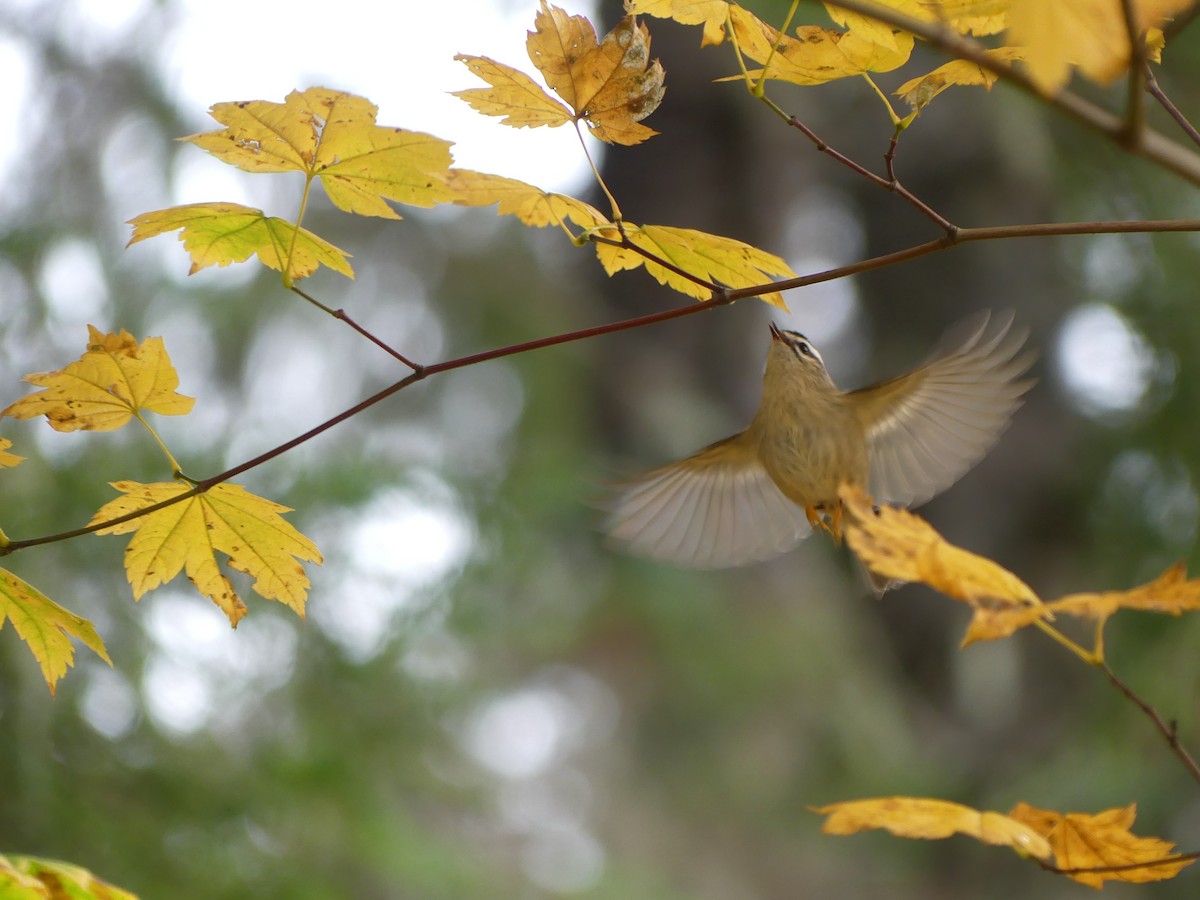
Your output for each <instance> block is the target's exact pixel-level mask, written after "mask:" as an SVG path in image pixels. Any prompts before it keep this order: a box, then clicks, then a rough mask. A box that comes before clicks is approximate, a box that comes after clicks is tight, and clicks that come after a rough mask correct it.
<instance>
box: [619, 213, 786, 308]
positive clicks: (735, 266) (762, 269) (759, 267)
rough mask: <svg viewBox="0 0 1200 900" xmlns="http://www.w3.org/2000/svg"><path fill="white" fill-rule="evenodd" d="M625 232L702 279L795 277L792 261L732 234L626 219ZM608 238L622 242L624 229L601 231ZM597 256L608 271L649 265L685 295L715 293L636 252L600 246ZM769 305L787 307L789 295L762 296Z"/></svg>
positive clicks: (739, 282) (745, 281) (753, 281)
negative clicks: (646, 223) (723, 234)
mask: <svg viewBox="0 0 1200 900" xmlns="http://www.w3.org/2000/svg"><path fill="white" fill-rule="evenodd" d="M622 227H623V230H624V232H625V235H626V236H627V237H628V238H629V240H630V242H632V243H633V244H636V245H637V246H639V247H641V248H643V249H644V250H646V251H648V252H650V253H653V254H654V255H655V256H658V257H661V258H662V259H664V260H666V261H667V262H670V263H671V264H672V265H674V266H677V267H678V268H680V269H682V270H683V271H684V272H687V273H688V274H690V275H694V276H696V277H697V278H701V279H704V280H706V281H710V282H716V283H718V284H722V285H725V286H726V287H731V288H745V287H756V286H758V285H761V284H764V283H767V282H769V281H770V280H771V277H770V276H794V275H795V274H796V273H795V272H793V271H792V270H791V267H790V266H788V264H787V263H786V262H784V261H783V260H782V259H780V258H779V257H778V256H775V255H774V254H771V253H767V252H766V251H764V250H759V249H758V248H757V247H752V246H750V245H749V244H744V243H742V242H741V241H736V240H734V239H732V238H726V237H718V236H717V235H714V234H706V233H705V232H703V231H694V230H692V229H690V228H672V227H669V226H665V225H640V226H639V225H634V224H632V223H631V222H625V223H623V226H622ZM598 234H599V235H600V236H602V237H606V238H610V239H612V240H619V239H620V233H619V232H618V231H617V230H616V228H614V227H612V226H608V227H606V228H602V229H600V230H599V231H598ZM596 255H597V256H599V257H600V262H601V264H602V265H603V266H604V269H605V271H606V272H608V274H610V275H612V274H613V273H615V272H619V271H621V270H623V269H636V268H637V267H638V266H643V265H644V266H645V267H646V271H647V272H649V273H650V274H651V275H652V276H654V278H655V279H657V280H658V281H659V283H661V284H665V285H667V286H668V287H672V288H674V289H675V290H677V291H679V292H680V293H683V294H687V295H688V296H689V297H696V298H698V299H702V300H704V299H708V297H709V296H710V294H711V291H710V290H709V289H707V288H706V287H704V286H703V285H700V284H696V283H695V282H694V281H691V280H689V279H687V278H684V277H683V276H682V275H680V274H679V273H678V272H674V271H672V270H671V269H668V268H666V267H664V266H662V265H660V264H659V263H656V262H654V261H653V260H648V259H646V257H644V256H642V255H641V254H640V253H637V252H636V251H634V250H630V249H627V248H624V247H614V246H612V245H609V244H597V245H596ZM760 299H761V300H765V301H766V302H767V303H771V304H774V305H775V306H779V307H783V308H785V309H786V305H785V304H784V302H783V297H782V296H781V295H780V294H779V293H778V292H772V293H769V294H763V295H762V296H761V297H760Z"/></svg>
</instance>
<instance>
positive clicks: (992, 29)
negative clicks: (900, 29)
mask: <svg viewBox="0 0 1200 900" xmlns="http://www.w3.org/2000/svg"><path fill="white" fill-rule="evenodd" d="M1011 2H1012V0H917V3H918V6H919V9H917V10H911V9H905V10H904V11H905V12H906V13H908V14H909V15H912V16H913V17H914V18H918V19H923V20H925V21H928V22H935V23H938V24H944V25H948V26H949V27H950V28H953V29H954V30H955V31H958V32H960V33H962V34H974V35H978V36H980V37H982V36H985V35H989V34H999V33H1000V32H1001V31H1003V30H1004V29H1005V27H1006V26H1007V24H1008V6H1009V4H1010V3H1011Z"/></svg>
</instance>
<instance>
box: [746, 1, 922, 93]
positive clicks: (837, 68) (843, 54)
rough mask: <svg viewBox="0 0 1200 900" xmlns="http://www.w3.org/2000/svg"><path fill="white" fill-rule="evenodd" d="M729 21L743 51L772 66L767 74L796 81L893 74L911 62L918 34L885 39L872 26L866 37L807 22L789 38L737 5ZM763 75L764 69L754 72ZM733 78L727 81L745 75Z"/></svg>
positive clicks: (819, 81) (897, 34) (900, 33)
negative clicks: (795, 34) (875, 73)
mask: <svg viewBox="0 0 1200 900" xmlns="http://www.w3.org/2000/svg"><path fill="white" fill-rule="evenodd" d="M729 21H730V24H731V26H732V28H733V36H734V39H735V40H736V41H737V46H738V49H739V50H740V51H741V53H742V55H744V56H746V57H747V58H749V59H752V60H754V61H755V62H757V63H759V64H765V65H766V67H767V68H766V70H765V73H766V77H767V78H770V79H776V80H779V81H787V82H790V83H792V84H802V85H813V84H825V83H826V82H829V81H834V80H836V79H838V78H847V77H849V76H851V75H862V74H863V73H864V72H890V71H891V70H892V69H895V68H897V67H899V66H902V65H903V64H904V63H905V62H907V61H908V57H909V55H910V54H911V53H912V47H913V36H912V35H911V34H909V33H908V32H906V31H897V32H895V33H892V32H891V30H890V29H889V30H888V34H889V36H890V40H887V41H884V42H883V43H880V42H879V41H878V40H877V38H879V39H880V40H882V38H880V37H879V36H880V35H881V34H882V32H878V31H877V30H872V31H869V32H867V34H868V36H867V37H863V36H862V35H861V34H860V33H859V32H858V31H837V30H835V29H832V28H820V27H818V26H816V25H802V26H801V27H800V28H798V29H797V32H796V33H797V35H798V37H797V38H793V37H789V36H788V35H786V34H783V33H781V32H780V31H779V30H778V29H776V28H774V27H772V26H770V25H768V24H767V23H766V22H763V21H762V20H761V19H759V18H758V17H757V16H755V15H753V14H752V13H750V12H749V11H747V10H745V9H743V8H742V7H740V6H731V7H730V9H729ZM748 74H749V76H750V77H751V78H755V79H757V78H762V77H763V74H764V70H763V69H755V70H753V71H750V72H748ZM741 77H742V76H740V75H737V76H730V77H729V78H726V79H723V80H725V81H729V80H733V79H735V78H741Z"/></svg>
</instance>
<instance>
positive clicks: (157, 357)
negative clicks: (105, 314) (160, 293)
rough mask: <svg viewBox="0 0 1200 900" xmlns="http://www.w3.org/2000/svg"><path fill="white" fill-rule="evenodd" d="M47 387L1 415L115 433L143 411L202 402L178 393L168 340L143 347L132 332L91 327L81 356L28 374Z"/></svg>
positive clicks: (175, 411)
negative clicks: (42, 418) (107, 331)
mask: <svg viewBox="0 0 1200 900" xmlns="http://www.w3.org/2000/svg"><path fill="white" fill-rule="evenodd" d="M25 381H27V382H29V383H30V384H36V385H38V386H40V387H43V388H45V390H41V391H38V392H37V393H34V394H30V395H29V396H28V397H23V398H21V399H20V400H18V401H17V402H16V403H13V404H12V405H10V406H9V407H8V408H6V409H5V410H4V411H3V412H0V416H12V417H13V418H16V419H32V418H35V417H37V416H45V417H46V420H47V421H48V422H49V423H50V427H51V428H53V429H55V430H56V431H112V430H114V429H116V428H120V427H121V426H123V425H125V424H127V423H128V422H129V420H130V419H131V418H133V417H134V416H138V417H139V418H140V416H141V413H142V412H143V411H148V412H156V413H158V414H159V415H164V416H182V415H187V413H189V412H191V409H192V405H193V404H194V403H195V402H196V401H195V400H194V399H193V398H191V397H185V396H184V395H183V394H180V393H177V392H176V390H175V388H177V387H179V376H178V375H177V374H176V373H175V367H174V366H172V365H171V360H170V357H168V356H167V351H166V348H165V347H164V346H163V340H162V338H159V337H150V338H146V339H145V340H144V341H142V343H141V344H140V345H139V344H138V342H137V341H136V340H135V339H134V337H133V335H131V334H130V333H129V332H128V331H122V332H121V333H120V334H104V333H102V332H101V331H100V330H99V329H97V328H96V327H95V326H94V325H89V326H88V348H87V350H86V351H85V352H84V354H83V355H82V356H81V357H79V359H78V360H76V361H75V362H73V363H71V364H70V365H67V366H65V367H63V368H61V369H59V370H58V371H56V372H39V373H35V374H33V375H26V376H25Z"/></svg>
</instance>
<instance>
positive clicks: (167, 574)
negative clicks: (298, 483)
mask: <svg viewBox="0 0 1200 900" xmlns="http://www.w3.org/2000/svg"><path fill="white" fill-rule="evenodd" d="M112 486H113V487H115V488H116V489H117V490H118V491H121V492H122V493H123V494H124V495H125V496H123V497H118V498H117V499H116V500H112V501H110V502H108V503H106V504H105V505H104V506H102V507H101V508H100V510H99V511H98V512H97V513H96V514H95V516H93V517H92V521H91V522H90V523H89V524H90V525H98V524H101V523H103V522H107V521H110V520H112V519H116V518H119V517H121V516H125V515H128V514H130V513H136V512H139V511H141V510H144V509H147V508H149V507H151V506H155V505H157V504H159V503H162V502H164V501H167V500H171V499H173V498H175V497H178V496H179V495H181V494H186V493H187V492H188V491H190V490H191V488H189V487H188V486H187V485H185V484H180V483H179V482H160V483H157V484H139V483H137V482H135V481H118V482H113V485H112ZM290 511H291V510H290V508H289V507H286V506H281V505H279V504H278V503H273V502H272V501H270V500H267V499H264V498H263V497H258V496H255V495H254V494H251V493H250V492H249V491H247V490H246V489H245V488H243V487H241V486H240V485H236V484H218V485H216V486H214V487H212V488H210V489H209V490H207V491H205V492H203V493H199V494H196V495H194V496H191V497H187V498H185V499H183V500H180V501H178V502H176V503H174V504H171V505H169V506H165V507H163V508H162V509H158V510H155V511H154V512H150V513H146V514H145V515H143V516H140V517H138V518H134V519H130V520H129V521H127V522H121V523H119V524H116V525H110V526H108V527H106V528H101V529H99V530H98V531H97V532H96V533H97V534H127V533H129V532H134V536H133V538H132V539H130V541H129V545H128V546H127V547H126V548H125V574H126V576H127V577H128V579H129V583H130V584H131V585H132V586H133V596H134V599H135V600H140V599H141V597H142V596H143V595H144V594H145V593H146V592H147V591H149V590H152V589H154V588H156V587H158V586H159V585H161V584H165V583H166V582H168V581H170V580H171V579H172V578H174V577H175V576H176V575H178V574H179V573H180V572H181V571H183V572H185V573H186V574H187V577H188V580H190V581H191V582H192V584H193V585H195V587H196V589H197V590H198V591H199V592H200V593H201V594H203V595H204V596H206V597H208V598H209V599H210V600H212V601H213V603H215V604H217V606H219V607H220V608H221V610H222V611H223V612H224V613H225V615H226V616H227V617H228V618H229V621H230V624H232V625H234V626H236V625H237V623H238V622H239V621H240V620H241V618H242V617H243V616H244V615H245V614H246V604H245V603H243V602H242V599H241V597H239V596H238V594H237V591H235V590H234V588H233V585H232V584H231V583H230V581H229V579H228V578H227V577H226V576H225V575H224V574H223V573H222V572H221V570H220V567H219V565H218V563H217V556H216V554H217V553H218V552H219V553H222V554H224V555H225V556H227V557H228V564H229V566H230V567H231V568H233V569H236V570H237V571H239V572H245V573H246V574H247V575H250V576H251V577H253V578H254V583H253V585H252V587H253V590H254V591H255V592H256V593H258V594H259V595H260V596H263V597H266V598H267V599H268V600H277V601H279V602H280V603H283V604H285V605H287V606H289V607H291V608H292V609H293V610H295V612H296V613H298V614H299V615H301V616H303V615H304V603H305V599H306V598H307V596H308V589H309V587H310V582H309V580H308V576H307V575H306V574H305V573H304V567H303V566H302V565H301V564H300V562H298V560H303V561H306V562H315V563H317V564H320V563H321V562H322V559H321V553H320V551H319V550H317V547H316V545H315V544H314V543H313V542H312V541H310V540H309V539H308V538H306V537H305V536H304V535H303V534H301V533H300V532H299V531H297V530H296V529H295V527H293V526H292V525H291V524H290V523H289V522H287V521H286V520H285V519H284V518H283V517H282V516H281V515H280V513H284V512H290Z"/></svg>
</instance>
